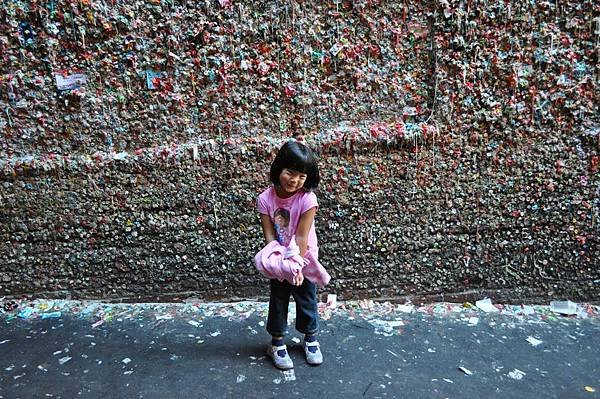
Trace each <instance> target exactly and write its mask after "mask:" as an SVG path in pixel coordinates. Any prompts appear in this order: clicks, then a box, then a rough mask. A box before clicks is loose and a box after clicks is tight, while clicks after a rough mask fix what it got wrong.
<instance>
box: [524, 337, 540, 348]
mask: <svg viewBox="0 0 600 399" xmlns="http://www.w3.org/2000/svg"><path fill="white" fill-rule="evenodd" d="M527 342H529V343H530V344H531V345H533V346H538V345H539V344H541V343H542V342H544V341H541V340H539V339H537V338H534V337H527Z"/></svg>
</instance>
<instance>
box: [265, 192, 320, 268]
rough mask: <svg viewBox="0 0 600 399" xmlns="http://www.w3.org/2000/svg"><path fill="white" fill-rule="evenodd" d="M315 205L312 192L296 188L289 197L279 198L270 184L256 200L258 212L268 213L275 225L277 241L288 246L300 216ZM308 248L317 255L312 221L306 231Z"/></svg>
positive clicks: (317, 248) (317, 249) (315, 198)
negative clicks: (308, 229)
mask: <svg viewBox="0 0 600 399" xmlns="http://www.w3.org/2000/svg"><path fill="white" fill-rule="evenodd" d="M315 207H317V208H318V207H319V204H318V203H317V196H316V195H315V193H313V192H310V191H304V190H298V192H297V193H295V194H294V195H292V196H291V197H289V198H280V197H279V196H278V195H277V192H276V191H275V188H274V187H272V186H271V187H269V188H267V189H266V190H265V191H263V192H262V193H261V194H260V195H259V196H258V201H257V208H258V212H259V213H262V214H263V215H269V218H271V222H273V226H274V227H275V233H276V234H277V241H279V243H280V244H281V245H285V246H288V244H289V243H290V239H291V238H292V236H293V235H295V234H296V230H297V229H298V223H299V222H300V216H302V215H303V214H304V213H305V212H306V211H308V210H309V209H311V208H315ZM308 249H309V251H311V252H312V253H313V255H314V256H315V257H316V256H318V251H319V245H318V242H317V233H316V232H315V223H314V221H313V224H312V226H310V231H309V232H308Z"/></svg>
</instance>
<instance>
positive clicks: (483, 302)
mask: <svg viewBox="0 0 600 399" xmlns="http://www.w3.org/2000/svg"><path fill="white" fill-rule="evenodd" d="M475 306H477V307H478V308H479V309H481V310H483V311H484V312H486V313H492V312H498V308H497V307H495V306H494V305H492V301H491V299H490V298H485V299H480V300H479V301H477V302H475Z"/></svg>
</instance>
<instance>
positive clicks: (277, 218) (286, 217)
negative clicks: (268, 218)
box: [273, 208, 290, 245]
mask: <svg viewBox="0 0 600 399" xmlns="http://www.w3.org/2000/svg"><path fill="white" fill-rule="evenodd" d="M273 225H274V226H275V233H276V234H277V241H278V242H279V243H280V244H281V245H285V244H286V243H287V242H288V241H287V240H288V238H289V237H288V235H289V232H288V227H289V225H290V211H288V210H287V209H285V208H277V210H276V211H275V213H273Z"/></svg>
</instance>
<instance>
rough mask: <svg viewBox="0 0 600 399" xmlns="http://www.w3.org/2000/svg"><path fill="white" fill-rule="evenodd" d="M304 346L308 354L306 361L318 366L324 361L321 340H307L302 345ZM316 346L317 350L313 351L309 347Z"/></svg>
mask: <svg viewBox="0 0 600 399" xmlns="http://www.w3.org/2000/svg"><path fill="white" fill-rule="evenodd" d="M302 346H303V347H304V355H305V356H306V363H308V364H310V365H313V366H318V365H319V364H321V363H323V354H322V353H321V348H320V346H319V341H313V342H306V341H304V344H303V345H302ZM314 347H316V348H317V350H316V351H315V352H311V351H310V350H309V349H308V348H314Z"/></svg>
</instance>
